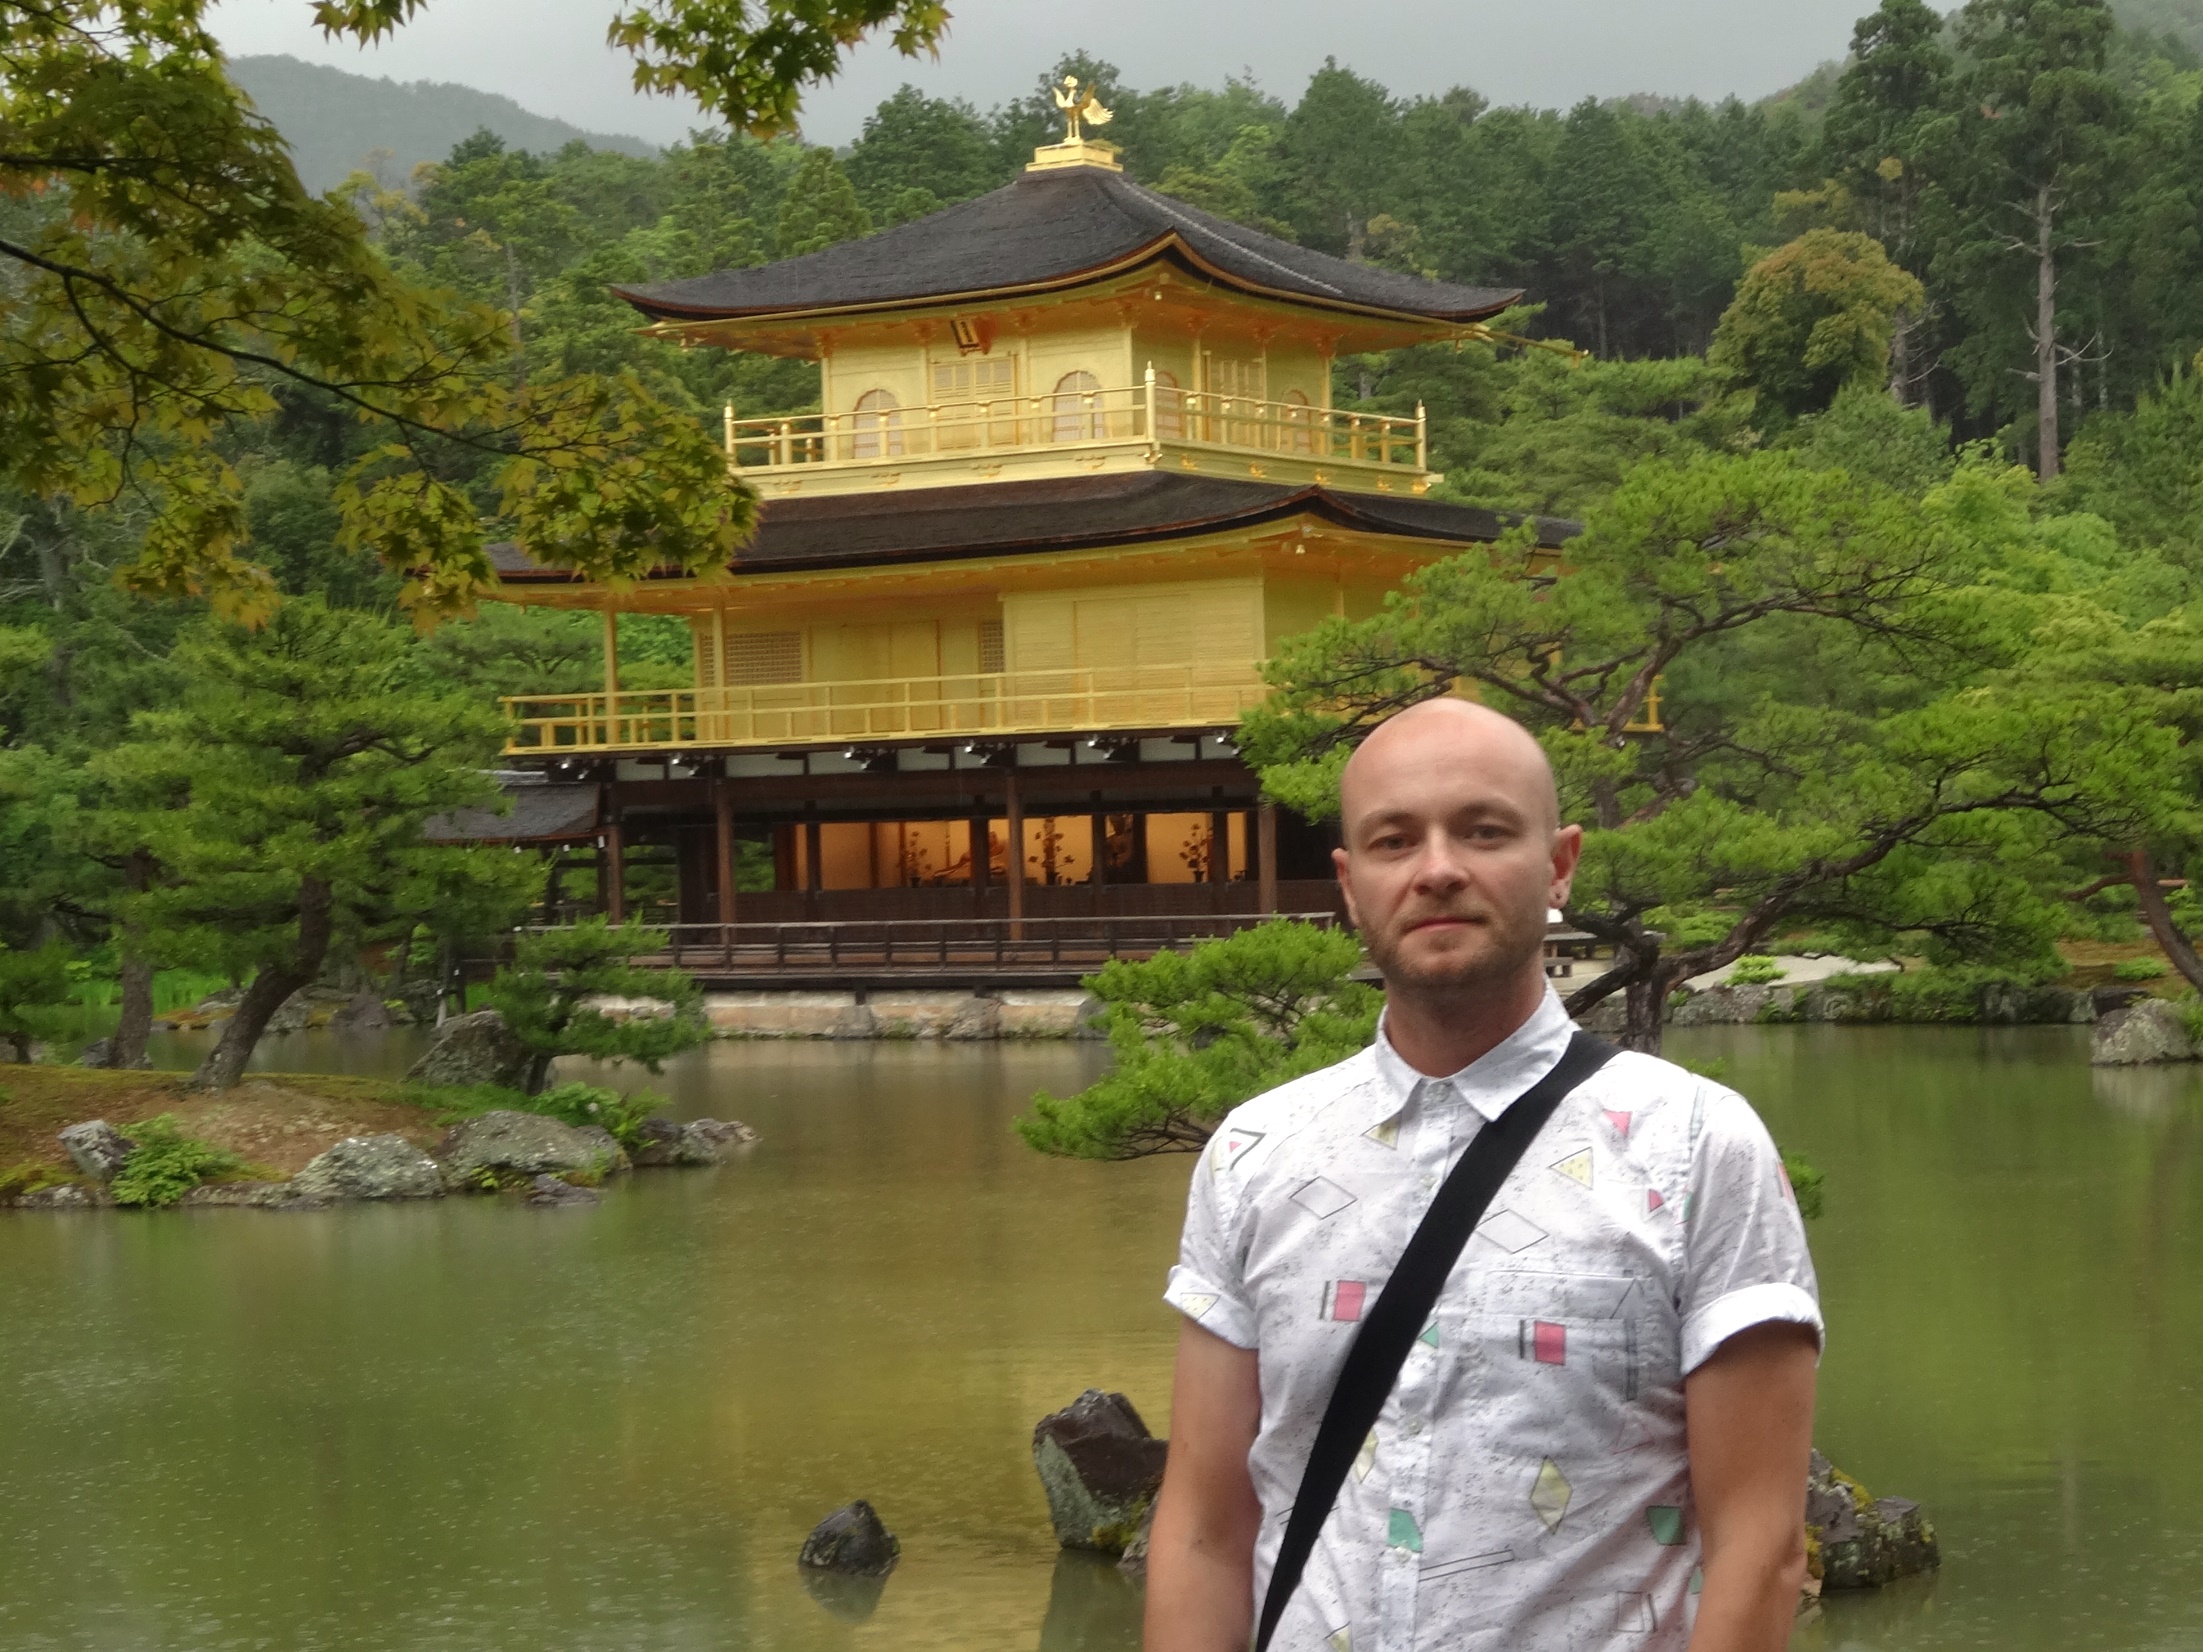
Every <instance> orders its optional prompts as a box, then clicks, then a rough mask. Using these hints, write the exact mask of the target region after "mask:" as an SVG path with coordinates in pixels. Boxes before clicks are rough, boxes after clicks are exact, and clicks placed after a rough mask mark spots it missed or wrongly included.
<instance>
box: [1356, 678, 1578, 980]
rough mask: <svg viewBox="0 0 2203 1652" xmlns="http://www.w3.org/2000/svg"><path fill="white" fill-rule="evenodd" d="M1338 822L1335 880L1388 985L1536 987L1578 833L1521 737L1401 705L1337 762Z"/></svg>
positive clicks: (1449, 709) (1531, 745)
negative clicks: (1341, 768) (1565, 820)
mask: <svg viewBox="0 0 2203 1652" xmlns="http://www.w3.org/2000/svg"><path fill="white" fill-rule="evenodd" d="M1339 826H1340V831H1341V834H1342V836H1343V838H1344V841H1345V847H1344V848H1342V849H1339V850H1336V851H1334V852H1333V855H1332V859H1333V860H1334V861H1335V862H1336V864H1337V866H1338V870H1339V884H1340V886H1341V887H1342V888H1343V889H1344V890H1345V891H1346V904H1347V910H1348V911H1349V912H1350V913H1351V914H1352V915H1353V919H1354V922H1355V924H1356V926H1357V927H1359V928H1360V930H1361V932H1362V942H1363V944H1364V945H1365V946H1367V947H1368V948H1369V955H1370V957H1371V958H1372V959H1373V960H1375V962H1376V965H1377V968H1378V969H1379V971H1381V972H1382V974H1383V975H1384V978H1385V982H1386V985H1387V986H1388V987H1391V988H1392V989H1394V990H1395V991H1397V990H1399V989H1402V988H1405V989H1408V990H1410V991H1418V992H1426V993H1439V994H1445V993H1449V992H1464V993H1467V992H1477V991H1484V990H1490V989H1492V988H1494V987H1502V986H1515V985H1520V984H1522V982H1523V981H1524V980H1526V979H1534V980H1537V981H1539V982H1542V980H1543V963H1542V960H1543V957H1544V950H1545V914H1546V910H1547V908H1548V907H1551V906H1557V905H1559V904H1560V903H1561V902H1563V901H1565V900H1566V899H1567V897H1568V880H1569V878H1570V877H1571V876H1572V875H1573V874H1574V872H1575V869H1576V856H1577V854H1578V853H1579V852H1580V850H1581V848H1582V843H1583V832H1582V829H1581V828H1579V827H1575V826H1562V825H1561V823H1560V801H1559V798H1558V797H1557V795H1556V794H1555V792H1554V789H1553V771H1552V769H1551V767H1550V766H1549V765H1548V764H1547V763H1546V760H1545V753H1544V752H1543V751H1542V750H1541V749H1539V746H1538V743H1537V741H1536V740H1535V739H1534V738H1533V737H1532V736H1531V734H1530V731H1529V730H1528V729H1525V728H1524V727H1523V726H1522V725H1521V724H1520V723H1518V722H1516V721H1515V720H1514V719H1513V718H1511V717H1504V716H1502V715H1500V714H1499V713H1498V712H1496V711H1492V710H1490V709H1488V708H1486V707H1484V706H1479V705H1472V704H1470V703H1469V702H1468V701H1466V700H1450V699H1449V700H1427V701H1425V702H1423V703H1422V704H1421V705H1417V706H1412V707H1410V708H1409V709H1408V710H1406V711H1403V712H1401V713H1399V715H1397V716H1395V717H1392V718H1390V719H1388V720H1387V721H1385V722H1384V723H1382V724H1380V725H1379V726H1378V728H1377V730H1376V731H1375V732H1374V733H1372V734H1371V735H1370V736H1369V737H1368V738H1367V739H1366V740H1364V741H1363V742H1362V744H1361V747H1360V749H1359V750H1357V751H1356V752H1355V753H1354V755H1353V758H1352V759H1351V760H1350V761H1349V762H1348V763H1347V765H1346V772H1345V774H1344V776H1343V777H1342V778H1341V780H1340V783H1339ZM1540 990H1542V988H1541V989H1540Z"/></svg>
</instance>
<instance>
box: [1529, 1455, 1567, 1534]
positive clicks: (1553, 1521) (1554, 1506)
mask: <svg viewBox="0 0 2203 1652" xmlns="http://www.w3.org/2000/svg"><path fill="white" fill-rule="evenodd" d="M1575 1495H1576V1488H1575V1487H1574V1486H1572V1485H1570V1484H1569V1483H1568V1476H1567V1475H1565V1474H1563V1473H1561V1471H1560V1464H1558V1463H1556V1462H1554V1461H1553V1459H1552V1458H1550V1457H1548V1458H1546V1459H1545V1461H1544V1462H1543V1463H1542V1464H1541V1465H1540V1466H1539V1468H1538V1477H1537V1478H1536V1479H1535V1480H1533V1481H1532V1482H1531V1483H1530V1507H1531V1509H1532V1510H1533V1511H1535V1512H1536V1514H1537V1517H1538V1518H1539V1519H1540V1520H1542V1521H1544V1522H1545V1529H1546V1530H1547V1531H1549V1532H1557V1531H1559V1530H1560V1523H1561V1521H1562V1519H1563V1518H1564V1517H1565V1516H1566V1515H1567V1513H1568V1504H1569V1502H1570V1501H1571V1500H1572V1499H1573V1498H1574V1497H1575Z"/></svg>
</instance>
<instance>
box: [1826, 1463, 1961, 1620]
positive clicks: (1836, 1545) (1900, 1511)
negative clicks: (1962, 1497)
mask: <svg viewBox="0 0 2203 1652" xmlns="http://www.w3.org/2000/svg"><path fill="white" fill-rule="evenodd" d="M1805 1536H1806V1566H1807V1573H1808V1575H1809V1576H1810V1577H1812V1578H1814V1579H1816V1580H1817V1581H1818V1582H1819V1583H1820V1586H1821V1587H1822V1588H1823V1589H1879V1588H1881V1587H1882V1586H1883V1585H1884V1584H1888V1583H1894V1582H1896V1581H1897V1579H1899V1578H1901V1577H1913V1576H1916V1575H1918V1574H1919V1573H1921V1572H1932V1571H1934V1570H1935V1569H1936V1568H1937V1567H1938V1566H1940V1565H1941V1564H1942V1563H1943V1554H1942V1546H1941V1544H1940V1543H1938V1542H1937V1540H1936V1536H1935V1528H1934V1527H1933V1526H1931V1525H1930V1524H1928V1520H1927V1517H1926V1516H1925V1515H1924V1514H1922V1513H1921V1512H1920V1505H1919V1504H1918V1503H1915V1502H1913V1501H1911V1500H1910V1499H1909V1498H1904V1497H1879V1498H1878V1497H1875V1496H1873V1495H1872V1494H1871V1493H1870V1492H1868V1491H1867V1489H1866V1488H1865V1487H1864V1486H1862V1485H1860V1484H1859V1482H1858V1481H1856V1480H1854V1479H1852V1478H1851V1476H1850V1475H1848V1474H1846V1473H1844V1472H1843V1471H1842V1470H1841V1469H1839V1468H1837V1467H1836V1466H1835V1465H1834V1464H1833V1463H1831V1462H1830V1461H1829V1460H1828V1459H1827V1458H1826V1457H1824V1456H1822V1455H1821V1454H1820V1452H1818V1451H1815V1452H1814V1453H1813V1455H1812V1458H1811V1467H1810V1470H1809V1471H1808V1473H1807V1476H1806V1481H1805Z"/></svg>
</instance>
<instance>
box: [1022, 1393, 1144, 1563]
mask: <svg viewBox="0 0 2203 1652" xmlns="http://www.w3.org/2000/svg"><path fill="white" fill-rule="evenodd" d="M1169 1452H1170V1442H1169V1441H1167V1440H1158V1439H1156V1438H1155V1436H1154V1435H1152V1434H1150V1433H1149V1432H1148V1431H1147V1424H1146V1423H1144V1422H1142V1421H1141V1420H1140V1414H1139V1412H1137V1411H1135V1410H1134V1409H1133V1408H1132V1402H1131V1401H1130V1400H1128V1399H1126V1398H1125V1397H1124V1396H1123V1395H1122V1394H1105V1393H1103V1392H1102V1391H1101V1390H1100V1389H1098V1388H1089V1389H1088V1390H1087V1391H1086V1392H1085V1393H1083V1394H1081V1395H1080V1396H1079V1397H1078V1398H1077V1399H1075V1400H1073V1401H1072V1402H1071V1403H1070V1404H1069V1405H1067V1406H1065V1407H1064V1408H1063V1409H1062V1410H1061V1411H1057V1412H1054V1413H1052V1414H1051V1415H1049V1416H1046V1417H1043V1418H1041V1419H1040V1421H1039V1422H1038V1423H1036V1424H1035V1425H1034V1427H1033V1467H1034V1468H1035V1469H1037V1470H1038V1471H1039V1473H1040V1484H1041V1489H1042V1490H1043V1491H1045V1492H1047V1494H1048V1518H1049V1519H1050V1520H1051V1521H1052V1522H1054V1524H1055V1528H1056V1540H1057V1541H1058V1542H1059V1543H1061V1544H1062V1545H1063V1546H1064V1547H1065V1548H1067V1549H1099V1550H1100V1551H1101V1552H1102V1553H1104V1554H1122V1553H1124V1550H1125V1546H1126V1545H1127V1544H1128V1543H1130V1542H1131V1541H1132V1539H1133V1538H1134V1536H1135V1535H1137V1533H1138V1532H1139V1529H1140V1522H1141V1521H1142V1520H1144V1519H1145V1518H1146V1516H1147V1510H1148V1505H1149V1504H1150V1503H1152V1502H1153V1501H1154V1500H1155V1493H1156V1491H1157V1489H1158V1488H1159V1487H1160V1486H1161V1485H1162V1483H1163V1459H1164V1458H1165V1457H1166V1456H1167V1455H1169Z"/></svg>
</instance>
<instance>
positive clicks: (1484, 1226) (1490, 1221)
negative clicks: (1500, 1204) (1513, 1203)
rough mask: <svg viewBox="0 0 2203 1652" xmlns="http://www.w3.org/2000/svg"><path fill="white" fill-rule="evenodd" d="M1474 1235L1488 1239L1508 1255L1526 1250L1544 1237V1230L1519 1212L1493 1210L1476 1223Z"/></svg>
mask: <svg viewBox="0 0 2203 1652" xmlns="http://www.w3.org/2000/svg"><path fill="white" fill-rule="evenodd" d="M1476 1236H1477V1237H1478V1238H1479V1239H1489V1240H1490V1241H1491V1242H1492V1243H1493V1244H1495V1245H1497V1246H1498V1247H1499V1248H1500V1249H1501V1250H1503V1251H1505V1252H1506V1253H1507V1254H1508V1255H1509V1256H1513V1255H1516V1254H1518V1253H1519V1252H1522V1251H1526V1250H1528V1249H1529V1248H1530V1247H1531V1246H1532V1245H1534V1244H1536V1243H1537V1242H1538V1241H1539V1240H1540V1239H1543V1238H1544V1237H1545V1230H1544V1229H1543V1228H1541V1227H1539V1226H1538V1225H1537V1223H1535V1222H1533V1221H1531V1220H1530V1219H1529V1218H1528V1217H1526V1216H1524V1215H1522V1214H1521V1213H1520V1212H1517V1211H1512V1210H1495V1211H1493V1212H1492V1213H1491V1215H1489V1216H1487V1217H1485V1218H1484V1220H1483V1221H1482V1222H1481V1223H1479V1224H1478V1225H1477V1229H1476Z"/></svg>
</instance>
